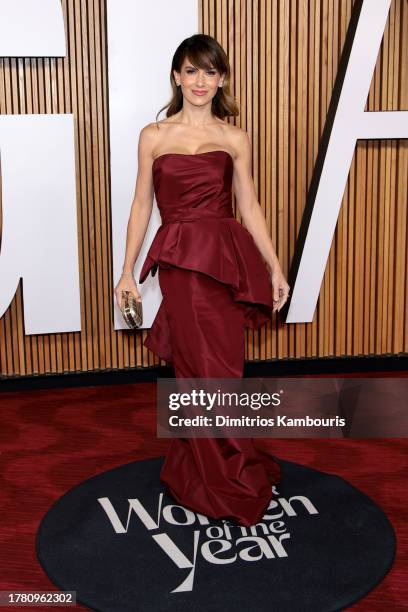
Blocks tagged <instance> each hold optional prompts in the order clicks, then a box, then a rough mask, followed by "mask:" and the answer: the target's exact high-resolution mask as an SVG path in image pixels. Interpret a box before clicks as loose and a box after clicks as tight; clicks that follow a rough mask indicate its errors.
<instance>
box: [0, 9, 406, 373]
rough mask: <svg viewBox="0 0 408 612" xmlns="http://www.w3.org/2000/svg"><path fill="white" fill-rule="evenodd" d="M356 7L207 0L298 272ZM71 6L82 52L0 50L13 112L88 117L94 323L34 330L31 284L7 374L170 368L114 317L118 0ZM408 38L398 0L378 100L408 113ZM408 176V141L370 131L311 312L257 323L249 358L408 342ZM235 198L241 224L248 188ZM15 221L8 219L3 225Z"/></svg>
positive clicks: (349, 351) (267, 196)
mask: <svg viewBox="0 0 408 612" xmlns="http://www.w3.org/2000/svg"><path fill="white" fill-rule="evenodd" d="M353 5H354V0H344V1H343V0H313V1H308V0H279V2H269V1H268V0H201V1H200V4H199V15H198V23H199V27H198V31H201V32H204V33H207V34H210V35H212V36H214V37H216V38H217V40H218V41H219V42H220V43H221V44H222V45H223V47H224V49H225V50H226V52H227V54H228V57H229V61H230V64H231V86H232V91H233V93H234V95H235V97H236V100H237V102H238V104H239V106H240V115H239V116H238V117H237V118H235V119H234V118H231V119H230V121H231V122H233V123H235V124H236V125H239V126H240V127H242V128H243V129H245V130H247V131H248V134H249V136H250V139H251V142H252V146H253V177H254V184H255V187H256V191H257V194H258V197H259V202H260V205H261V207H262V210H263V212H264V214H265V219H266V223H267V227H268V230H269V232H270V235H271V238H272V241H273V243H274V245H275V248H276V250H277V252H278V255H279V258H280V261H281V264H282V266H283V269H284V271H285V273H287V272H288V269H289V266H290V263H291V261H292V258H293V255H294V252H295V247H296V240H297V236H298V232H299V227H300V223H301V220H302V215H303V210H304V206H305V202H306V196H307V192H308V189H309V186H310V181H311V177H312V174H313V169H314V165H315V162H316V157H317V153H318V148H319V142H320V139H321V135H322V132H323V128H324V125H325V121H326V116H327V110H328V106H329V103H330V100H331V96H332V91H333V85H334V82H335V79H336V75H337V71H338V65H339V61H340V57H341V52H342V49H343V45H344V41H345V37H346V33H347V28H348V25H349V22H350V17H351V12H352V9H353ZM62 7H63V12H64V17H65V26H66V34H67V44H68V57H67V58H58V59H54V58H51V59H41V58H40V59H36V58H34V59H15V58H10V59H9V58H3V59H0V113H2V114H20V113H22V114H25V113H73V114H74V118H75V121H74V125H75V146H76V173H77V199H78V251H79V260H80V290H81V304H82V332H81V333H66V334H45V335H41V336H24V333H23V332H24V329H23V320H22V316H23V301H22V300H23V296H22V292H21V285H20V286H19V288H18V290H17V293H16V296H15V298H14V299H13V301H12V303H11V304H10V307H9V309H8V310H7V312H6V313H5V314H4V316H3V317H2V318H1V319H0V371H1V375H2V376H5V377H7V376H24V375H29V374H33V373H34V374H35V373H57V372H75V371H87V370H88V371H89V370H98V369H105V368H108V369H110V368H129V367H135V366H149V365H156V364H163V365H164V362H161V361H160V360H159V359H158V358H157V357H156V356H155V355H154V354H152V353H151V352H150V351H148V350H147V349H146V348H145V347H144V346H143V340H144V338H145V337H146V331H140V332H136V333H134V332H130V331H127V330H125V331H120V332H116V331H114V330H113V282H112V277H111V270H112V244H111V203H110V190H109V180H110V176H109V134H108V125H109V124H108V112H109V109H108V82H107V56H106V36H107V32H106V3H105V1H104V0H62ZM175 18H177V15H176V13H175ZM407 40H408V4H407V3H406V2H405V1H403V0H394V1H393V2H392V6H391V11H390V14H389V19H388V23H387V27H386V31H385V35H384V40H383V43H382V45H381V50H380V53H379V56H378V60H377V64H376V69H375V73H374V75H373V79H372V83H371V87H370V93H369V96H368V100H367V105H366V110H367V111H381V110H383V111H386V110H404V109H405V110H406V108H407V102H408V82H407V72H408V66H407V51H406V49H407ZM153 115H154V111H153V110H152V118H153ZM0 179H1V177H0ZM407 183H408V151H407V142H406V140H383V141H380V140H378V141H367V142H366V141H359V142H358V144H357V147H356V150H355V154H354V157H353V160H352V164H351V168H350V174H349V179H348V183H347V186H346V189H345V192H344V196H343V202H342V207H341V211H340V215H339V219H338V223H337V226H336V232H335V236H334V240H333V244H332V248H331V250H330V254H329V259H328V262H327V267H326V272H325V276H324V280H323V284H322V287H321V291H320V297H319V301H318V305H317V308H316V312H315V317H314V320H313V322H312V323H309V324H296V325H294V324H290V325H285V324H284V323H282V322H279V321H278V319H277V318H276V317H274V318H273V320H272V321H271V323H268V324H267V325H265V326H264V327H263V328H262V329H261V330H259V331H252V330H247V334H246V349H245V350H246V357H247V359H249V360H252V359H274V358H285V357H292V358H302V357H317V356H319V357H325V356H332V355H333V356H351V355H375V354H376V355H381V354H386V353H388V354H390V353H391V354H398V353H406V352H407V347H408V324H407V310H408V308H407V306H408V281H407V270H408V248H407V247H408V244H407V235H406V234H407V222H408V219H407ZM234 211H235V213H236V216H237V219H238V220H239V221H241V219H240V215H239V211H238V209H237V206H236V202H235V201H234ZM0 213H1V209H0ZM1 223H2V218H1V216H0V236H1ZM61 273H62V274H63V270H62V271H61Z"/></svg>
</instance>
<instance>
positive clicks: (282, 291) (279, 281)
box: [271, 267, 290, 312]
mask: <svg viewBox="0 0 408 612" xmlns="http://www.w3.org/2000/svg"><path fill="white" fill-rule="evenodd" d="M271 281H272V289H273V291H272V294H273V309H272V312H275V311H278V312H279V310H280V309H281V308H283V306H284V304H285V303H286V301H287V299H288V297H289V289H290V287H289V285H288V283H287V282H286V278H285V277H284V275H283V272H282V270H281V268H280V267H277V268H276V269H274V270H273V272H272V274H271Z"/></svg>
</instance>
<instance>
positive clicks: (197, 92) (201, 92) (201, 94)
mask: <svg viewBox="0 0 408 612" xmlns="http://www.w3.org/2000/svg"><path fill="white" fill-rule="evenodd" d="M206 93H207V92H206V91H197V90H194V89H193V94H195V95H196V96H205V94H206Z"/></svg>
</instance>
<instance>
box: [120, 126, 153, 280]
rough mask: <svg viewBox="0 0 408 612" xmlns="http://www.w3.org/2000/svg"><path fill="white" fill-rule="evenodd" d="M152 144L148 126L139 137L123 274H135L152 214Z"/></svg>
mask: <svg viewBox="0 0 408 612" xmlns="http://www.w3.org/2000/svg"><path fill="white" fill-rule="evenodd" d="M152 144H153V141H152V134H151V126H150V125H147V126H145V127H144V128H143V129H142V130H141V132H140V136H139V145H138V171H137V178H136V186H135V194H134V197H133V201H132V205H131V209H130V215H129V221H128V225H127V234H126V252H125V259H124V263H123V272H126V273H128V272H131V273H133V268H134V266H135V262H136V260H137V258H138V256H139V253H140V249H141V247H142V244H143V240H144V237H145V234H146V231H147V227H148V225H149V220H150V216H151V214H152V208H153V181H152V163H153V158H152V156H151V150H152Z"/></svg>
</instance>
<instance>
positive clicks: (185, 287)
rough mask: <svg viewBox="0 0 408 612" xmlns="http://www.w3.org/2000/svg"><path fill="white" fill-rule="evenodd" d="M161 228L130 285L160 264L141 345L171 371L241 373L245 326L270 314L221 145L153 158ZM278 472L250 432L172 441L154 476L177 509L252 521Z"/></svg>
mask: <svg viewBox="0 0 408 612" xmlns="http://www.w3.org/2000/svg"><path fill="white" fill-rule="evenodd" d="M152 172H153V184H154V190H155V195H156V200H157V204H158V207H159V210H160V214H161V218H162V225H161V226H160V227H159V229H158V231H157V233H156V236H155V238H154V240H153V242H152V244H151V247H150V249H149V252H148V254H147V257H146V260H145V262H144V264H143V266H142V270H141V272H140V276H139V282H140V283H143V281H144V280H145V279H146V277H147V275H148V274H149V272H151V273H152V275H153V276H154V275H155V273H156V271H157V269H159V284H160V289H161V292H162V294H163V300H162V302H161V305H160V308H159V310H158V313H157V315H156V318H155V320H154V322H153V325H152V327H151V328H150V330H149V331H148V334H147V337H146V339H145V341H144V345H145V346H146V347H147V348H149V349H150V350H152V351H154V352H155V353H156V354H157V355H158V356H159V357H161V358H162V359H164V360H166V361H169V362H172V363H173V366H174V369H175V373H176V377H179V378H183V377H184V378H233V377H242V375H243V368H244V358H245V344H244V341H245V327H250V328H254V329H255V328H258V327H260V326H261V325H262V324H264V323H265V322H266V321H268V320H270V316H271V311H272V286H271V282H270V278H269V274H268V270H267V267H266V264H265V262H264V260H263V258H262V256H261V254H260V253H259V251H258V249H257V247H256V245H255V243H254V240H253V238H252V236H251V234H250V233H249V232H248V230H247V229H246V228H244V227H243V226H242V225H241V224H240V223H239V222H238V221H237V220H236V219H235V217H234V214H233V210H232V202H231V200H232V197H231V185H232V175H233V160H232V157H231V156H230V154H229V153H227V152H226V151H223V150H217V151H209V152H206V153H197V154H191V155H190V154H184V153H165V154H163V155H160V156H159V157H157V158H156V159H155V160H154V162H153V168H152ZM279 478H280V467H279V464H278V463H276V461H274V460H273V458H272V457H271V456H270V455H268V454H266V453H264V452H262V451H260V450H257V449H256V448H255V446H254V443H253V440H252V439H251V438H239V439H235V438H234V439H232V438H177V439H172V440H171V443H170V448H169V451H168V453H167V455H166V458H165V461H164V464H163V468H162V471H161V473H160V479H161V481H162V482H163V483H164V484H165V485H166V486H167V489H168V491H169V493H170V494H171V495H172V496H173V497H174V499H175V500H176V501H177V502H178V503H180V504H182V505H183V506H185V507H187V508H190V509H192V510H195V511H197V512H200V513H202V514H204V515H206V516H209V517H213V518H228V519H230V520H232V521H235V522H236V523H238V524H241V525H245V526H249V525H254V524H255V523H257V522H258V521H260V520H261V519H262V516H263V515H264V513H265V511H266V509H267V507H268V505H269V502H270V500H271V497H272V490H271V489H272V485H273V484H276V483H277V482H278V481H279Z"/></svg>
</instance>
